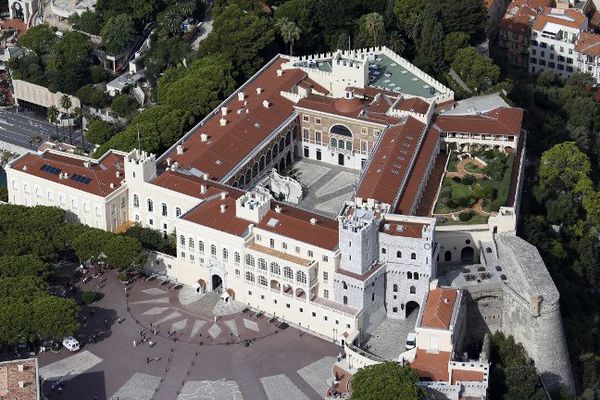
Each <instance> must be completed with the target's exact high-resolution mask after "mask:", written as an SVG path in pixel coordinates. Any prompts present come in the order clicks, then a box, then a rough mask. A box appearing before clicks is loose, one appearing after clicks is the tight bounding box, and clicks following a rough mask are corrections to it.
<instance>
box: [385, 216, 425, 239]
mask: <svg viewBox="0 0 600 400" xmlns="http://www.w3.org/2000/svg"><path fill="white" fill-rule="evenodd" d="M426 225H427V224H420V223H417V222H405V221H402V222H397V221H390V222H387V221H385V220H384V221H383V222H382V223H381V225H380V226H379V232H383V233H387V234H388V235H392V236H402V237H411V238H418V239H420V238H422V237H423V227H424V226H426Z"/></svg>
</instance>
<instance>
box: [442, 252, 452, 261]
mask: <svg viewBox="0 0 600 400" xmlns="http://www.w3.org/2000/svg"><path fill="white" fill-rule="evenodd" d="M444 261H446V262H448V261H452V252H451V251H450V250H446V252H445V253H444Z"/></svg>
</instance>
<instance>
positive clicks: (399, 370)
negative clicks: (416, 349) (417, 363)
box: [352, 361, 425, 400]
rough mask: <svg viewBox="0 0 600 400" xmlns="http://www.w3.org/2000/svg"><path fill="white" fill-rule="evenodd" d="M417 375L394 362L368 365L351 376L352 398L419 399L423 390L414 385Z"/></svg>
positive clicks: (365, 399)
mask: <svg viewBox="0 0 600 400" xmlns="http://www.w3.org/2000/svg"><path fill="white" fill-rule="evenodd" d="M418 379H419V377H418V376H417V373H416V372H415V371H414V370H412V369H410V367H405V366H401V365H399V364H397V363H395V362H391V361H388V362H384V363H381V364H376V365H370V366H368V367H364V368H361V369H359V370H358V372H357V373H356V374H354V376H353V377H352V399H353V400H388V399H389V400H397V399H402V400H421V399H424V398H425V390H424V389H423V388H421V387H419V386H417V385H416V383H417V381H418Z"/></svg>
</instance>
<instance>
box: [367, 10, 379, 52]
mask: <svg viewBox="0 0 600 400" xmlns="http://www.w3.org/2000/svg"><path fill="white" fill-rule="evenodd" d="M363 23H364V28H365V29H366V31H367V32H369V34H370V35H371V36H372V37H373V46H377V42H378V39H379V37H380V36H381V32H383V17H382V16H381V14H379V13H376V12H372V13H370V14H367V15H365V19H364V22H363Z"/></svg>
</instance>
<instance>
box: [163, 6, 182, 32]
mask: <svg viewBox="0 0 600 400" xmlns="http://www.w3.org/2000/svg"><path fill="white" fill-rule="evenodd" d="M161 19H162V22H161V26H162V27H163V28H164V29H165V31H167V33H168V34H169V35H170V36H177V35H178V34H179V32H181V15H180V14H179V13H178V12H177V11H175V10H171V11H167V12H166V13H164V14H163V15H162V17H161Z"/></svg>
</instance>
